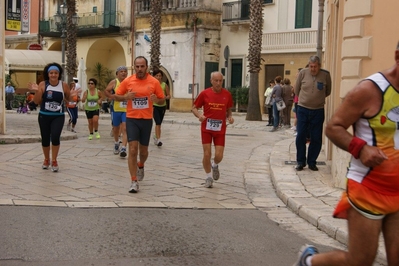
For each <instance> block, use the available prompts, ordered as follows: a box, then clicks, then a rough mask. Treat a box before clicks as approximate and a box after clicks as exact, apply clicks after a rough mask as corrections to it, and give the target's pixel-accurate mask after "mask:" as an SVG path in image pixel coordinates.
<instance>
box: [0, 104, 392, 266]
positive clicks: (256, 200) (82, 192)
mask: <svg viewBox="0 0 399 266" xmlns="http://www.w3.org/2000/svg"><path fill="white" fill-rule="evenodd" d="M234 117H235V123H234V124H233V125H229V126H228V129H227V136H226V148H225V154H224V158H223V161H222V163H221V164H220V166H219V169H220V171H221V177H220V179H219V180H218V181H215V183H214V187H213V188H212V189H208V188H204V186H203V184H204V181H205V178H204V177H205V174H204V172H203V169H202V145H201V140H200V131H199V122H198V120H197V119H196V118H195V117H194V116H193V115H192V114H191V113H174V112H167V113H166V116H165V119H164V123H163V125H162V141H163V143H164V145H163V146H162V147H157V146H155V145H154V144H153V143H150V147H149V157H148V161H147V162H146V165H145V179H144V181H142V182H140V191H139V193H137V194H129V193H128V192H127V190H128V188H129V185H130V178H129V172H128V168H127V159H126V158H120V157H119V156H117V155H114V154H113V138H111V136H110V130H111V125H110V116H109V114H101V115H100V127H99V132H100V134H101V138H100V139H99V140H97V139H96V140H88V138H87V136H88V129H87V120H86V117H85V115H84V113H83V112H79V119H78V124H77V127H76V130H77V131H78V133H77V134H75V133H72V132H67V131H66V127H64V131H63V133H62V140H61V148H60V154H59V157H58V163H59V166H60V170H59V172H58V173H53V172H51V171H50V170H42V169H41V164H42V161H43V155H42V150H41V145H40V135H39V127H38V124H37V113H35V112H33V113H32V114H16V113H15V111H7V113H6V126H7V132H6V134H5V135H0V143H1V144H4V145H0V165H1V169H2V171H1V173H0V205H27V206H64V207H86V208H87V207H98V208H118V207H154V208H227V209H259V210H261V211H263V212H265V213H266V214H267V215H268V217H269V218H270V219H272V220H274V221H275V222H277V223H278V224H279V225H280V226H282V227H284V228H286V229H287V230H291V231H295V232H297V233H298V234H300V235H302V236H304V237H306V238H308V239H310V240H312V241H314V242H318V243H322V244H324V245H329V246H333V247H337V248H343V244H346V239H347V226H346V221H344V220H337V219H333V218H332V216H331V214H332V211H333V208H334V206H335V204H336V203H337V201H338V199H339V197H340V195H341V193H342V190H341V189H338V188H333V187H331V186H330V180H331V171H330V166H329V165H328V163H327V164H326V165H320V166H319V169H320V171H318V172H313V171H310V170H308V169H306V168H305V170H304V171H301V172H296V171H295V170H294V168H293V165H290V164H289V163H290V162H292V161H295V154H296V150H295V138H294V136H293V134H292V133H293V131H292V130H289V129H282V130H279V131H277V132H273V133H271V132H269V131H268V130H269V128H268V127H266V122H265V121H261V122H259V121H246V120H245V114H241V113H238V114H234ZM264 119H265V118H264ZM66 120H67V119H66ZM5 143H7V144H5ZM9 143H11V144H9ZM15 143H18V144H15ZM318 161H325V157H324V151H322V153H321V155H320V157H319V159H318ZM384 256H385V249H384V248H383V245H382V241H381V243H380V249H379V256H378V262H376V264H375V265H385V264H386V262H385V258H384Z"/></svg>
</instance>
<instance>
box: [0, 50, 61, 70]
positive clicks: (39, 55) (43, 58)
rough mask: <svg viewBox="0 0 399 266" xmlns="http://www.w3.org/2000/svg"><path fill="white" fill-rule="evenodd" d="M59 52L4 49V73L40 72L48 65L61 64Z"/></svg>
mask: <svg viewBox="0 0 399 266" xmlns="http://www.w3.org/2000/svg"><path fill="white" fill-rule="evenodd" d="M61 56H62V53H61V52H60V51H40V50H13V49H5V70H6V71H10V70H13V71H16V70H20V71H42V70H43V68H44V67H45V66H46V65H47V64H48V63H53V62H57V63H59V64H61Z"/></svg>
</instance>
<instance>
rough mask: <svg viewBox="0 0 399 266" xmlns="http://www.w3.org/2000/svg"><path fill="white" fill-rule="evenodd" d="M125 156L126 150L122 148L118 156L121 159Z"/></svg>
mask: <svg viewBox="0 0 399 266" xmlns="http://www.w3.org/2000/svg"><path fill="white" fill-rule="evenodd" d="M126 155H127V153H126V148H125V147H122V148H121V152H120V154H119V156H121V157H122V158H125V157H126Z"/></svg>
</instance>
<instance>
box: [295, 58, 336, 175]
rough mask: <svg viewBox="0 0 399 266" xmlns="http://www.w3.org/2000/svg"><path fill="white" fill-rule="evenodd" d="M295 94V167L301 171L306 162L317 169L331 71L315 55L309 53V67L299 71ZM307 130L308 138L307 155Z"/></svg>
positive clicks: (329, 92)
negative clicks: (296, 100)
mask: <svg viewBox="0 0 399 266" xmlns="http://www.w3.org/2000/svg"><path fill="white" fill-rule="evenodd" d="M295 94H296V95H298V97H299V101H298V109H297V110H296V111H297V119H298V123H297V133H298V134H297V136H296V141H295V144H296V149H297V155H296V161H297V165H296V166H295V169H296V170H297V171H301V170H303V168H304V167H305V166H306V164H307V165H308V167H309V169H310V170H312V171H317V170H318V168H317V166H316V160H317V157H319V154H320V151H321V146H322V135H323V123H324V104H325V98H326V97H327V96H329V95H330V94H331V76H330V72H328V71H327V70H324V69H321V63H320V58H319V57H318V56H316V55H313V56H311V57H310V58H309V66H308V67H307V68H304V69H302V70H301V72H299V75H298V78H297V80H296V84H295ZM307 130H309V133H310V140H311V141H310V144H309V148H308V157H307V158H306V137H307Z"/></svg>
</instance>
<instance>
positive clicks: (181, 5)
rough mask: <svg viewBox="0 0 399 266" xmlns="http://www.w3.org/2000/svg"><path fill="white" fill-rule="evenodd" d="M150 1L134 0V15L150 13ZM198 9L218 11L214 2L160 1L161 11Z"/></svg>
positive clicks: (192, 0) (193, 0)
mask: <svg viewBox="0 0 399 266" xmlns="http://www.w3.org/2000/svg"><path fill="white" fill-rule="evenodd" d="M150 2H151V1H150V0H136V1H135V12H136V14H144V15H145V14H147V13H149V12H150V8H151V6H150ZM199 8H203V9H212V10H218V11H220V3H219V1H214V0H162V10H163V11H164V12H169V11H187V10H196V9H199Z"/></svg>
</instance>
